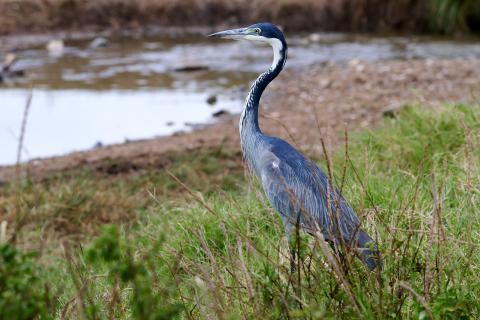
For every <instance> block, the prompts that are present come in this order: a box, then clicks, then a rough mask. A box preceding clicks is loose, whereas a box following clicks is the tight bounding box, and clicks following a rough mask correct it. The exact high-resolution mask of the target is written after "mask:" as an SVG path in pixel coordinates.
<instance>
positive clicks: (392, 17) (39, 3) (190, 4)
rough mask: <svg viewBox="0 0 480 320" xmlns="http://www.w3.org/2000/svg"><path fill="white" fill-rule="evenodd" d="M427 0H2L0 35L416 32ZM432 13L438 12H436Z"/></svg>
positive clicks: (425, 19)
mask: <svg viewBox="0 0 480 320" xmlns="http://www.w3.org/2000/svg"><path fill="white" fill-rule="evenodd" d="M429 3H430V2H429V1H423V0H407V1H405V0H389V1H385V0H356V1H351V0H283V1H278V0H232V1H225V0H206V1H203V0H202V1H201V0H157V1H155V0H136V1H132V0H0V34H9V33H10V34H11V33H25V32H26V33H36V32H45V31H54V30H57V31H58V30H85V29H86V28H95V29H105V28H111V29H115V30H123V29H125V28H133V29H138V28H144V27H146V26H183V27H184V26H214V25H239V24H250V23H253V22H258V21H271V22H273V23H275V24H278V25H281V26H283V27H284V28H285V29H287V30H289V31H306V30H337V31H342V30H343V31H356V32H359V31H382V32H386V31H393V30H394V31H413V30H414V31H416V32H422V31H426V30H428V29H429V27H430V26H431V23H430V19H431V17H432V10H433V9H432V7H431V6H430V5H429ZM433 16H434V15H433Z"/></svg>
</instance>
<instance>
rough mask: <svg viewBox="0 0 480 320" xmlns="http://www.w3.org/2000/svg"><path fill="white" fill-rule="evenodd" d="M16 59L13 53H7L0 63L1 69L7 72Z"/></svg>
mask: <svg viewBox="0 0 480 320" xmlns="http://www.w3.org/2000/svg"><path fill="white" fill-rule="evenodd" d="M16 61H17V56H16V55H15V54H14V53H7V55H6V56H5V59H4V60H3V64H2V71H3V72H9V71H10V70H11V68H12V66H13V64H14V63H15V62H16Z"/></svg>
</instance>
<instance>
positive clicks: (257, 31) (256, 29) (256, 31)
mask: <svg viewBox="0 0 480 320" xmlns="http://www.w3.org/2000/svg"><path fill="white" fill-rule="evenodd" d="M253 31H255V33H256V34H260V32H261V31H262V30H260V28H255V29H253Z"/></svg>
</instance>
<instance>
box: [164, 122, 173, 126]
mask: <svg viewBox="0 0 480 320" xmlns="http://www.w3.org/2000/svg"><path fill="white" fill-rule="evenodd" d="M174 124H175V122H173V121H167V122H165V125H166V126H167V127H171V126H173V125H174Z"/></svg>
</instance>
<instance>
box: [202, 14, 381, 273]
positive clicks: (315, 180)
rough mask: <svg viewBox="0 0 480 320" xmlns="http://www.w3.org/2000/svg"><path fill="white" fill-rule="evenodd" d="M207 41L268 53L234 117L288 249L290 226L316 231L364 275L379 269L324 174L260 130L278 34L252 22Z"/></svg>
mask: <svg viewBox="0 0 480 320" xmlns="http://www.w3.org/2000/svg"><path fill="white" fill-rule="evenodd" d="M210 37H217V38H228V39H245V40H250V41H256V42H263V43H267V44H269V45H271V46H272V48H273V63H272V66H271V67H270V68H269V69H268V70H267V71H265V72H264V73H262V74H261V75H260V76H259V77H258V78H257V79H256V81H255V82H254V83H253V85H252V87H251V89H250V92H249V93H248V96H247V98H246V100H245V106H244V109H243V112H242V114H241V116H240V122H239V130H240V141H241V148H242V152H243V155H244V158H245V160H246V162H247V164H248V167H249V168H250V170H251V171H253V172H254V174H255V176H256V177H257V179H258V180H259V181H260V183H261V185H262V187H263V190H264V191H265V194H266V196H267V198H268V199H269V201H270V203H271V204H272V206H273V207H274V208H275V209H276V211H277V212H278V214H279V215H280V218H281V220H282V223H283V227H284V229H285V233H286V236H287V240H288V243H289V245H291V244H290V243H291V241H290V239H291V233H292V229H293V228H292V227H293V226H295V225H299V226H301V227H302V228H303V229H304V230H305V231H306V232H308V233H311V234H315V232H316V231H319V232H321V234H322V235H323V237H324V239H325V240H327V241H328V242H330V243H332V244H333V245H334V246H335V245H338V244H339V243H340V242H341V243H343V244H345V246H346V247H347V248H348V249H353V250H354V251H355V252H356V253H357V256H359V257H360V259H361V260H362V261H363V262H364V263H365V264H366V265H367V267H368V268H369V269H370V270H373V269H375V268H376V267H377V265H378V264H379V261H378V256H379V251H378V247H377V244H376V243H375V241H374V240H373V239H372V238H371V237H370V236H369V235H368V234H367V233H366V232H364V231H363V230H362V229H361V228H360V221H359V219H358V217H357V216H356V214H355V212H354V210H353V209H352V207H351V206H350V205H349V204H348V202H347V201H346V200H345V198H344V197H343V196H342V195H341V194H340V191H339V190H338V188H336V187H332V184H331V183H330V181H329V178H328V177H327V175H326V174H325V173H324V172H323V171H322V170H321V169H320V168H319V167H318V166H317V165H316V164H315V163H314V162H313V161H311V160H309V159H307V158H306V157H305V156H304V155H303V154H302V153H300V152H299V151H298V150H296V149H295V148H294V147H292V146H291V145H290V144H289V143H288V142H286V141H284V140H282V139H279V138H276V137H271V136H268V135H266V134H264V133H263V132H262V131H261V130H260V127H259V124H258V106H259V102H260V97H261V96H262V93H263V92H264V90H265V88H266V87H267V85H268V84H269V83H270V82H271V81H272V80H273V79H275V78H276V77H277V76H278V74H279V73H280V72H281V71H282V69H283V67H284V65H285V61H286V60H287V42H286V40H285V36H284V35H283V33H282V31H280V29H279V28H277V27H276V26H275V25H273V24H271V23H257V24H254V25H251V26H249V27H246V28H240V29H233V30H227V31H221V32H217V33H214V34H211V35H210ZM329 207H330V208H329ZM290 252H291V259H292V261H293V260H294V259H295V250H294V249H292V248H291V249H290ZM292 265H293V264H292Z"/></svg>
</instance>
